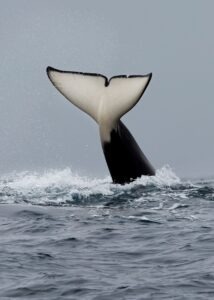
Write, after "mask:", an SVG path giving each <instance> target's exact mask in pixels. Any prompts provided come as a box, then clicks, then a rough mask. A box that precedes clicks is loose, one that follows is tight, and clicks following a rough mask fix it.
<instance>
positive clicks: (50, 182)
mask: <svg viewBox="0 0 214 300" xmlns="http://www.w3.org/2000/svg"><path fill="white" fill-rule="evenodd" d="M179 183H180V179H179V178H178V177H177V175H176V174H175V173H174V172H173V171H172V170H171V168H170V167H169V166H164V167H162V168H161V169H159V170H157V173H156V176H142V177H141V178H138V179H137V180H135V181H134V182H132V183H130V184H126V185H113V184H112V183H111V178H110V177H109V176H108V177H106V178H103V179H97V178H89V177H86V176H80V175H78V174H77V173H74V172H73V171H72V170H71V169H70V168H66V169H62V170H47V171H45V172H42V173H38V172H20V173H12V174H9V175H7V176H3V177H1V178H0V188H1V189H2V188H4V187H5V186H7V187H8V188H11V189H13V190H16V191H22V192H27V191H30V190H44V189H48V188H60V189H64V188H69V189H70V190H72V191H73V192H76V193H78V192H84V193H85V195H86V194H88V195H90V194H100V193H101V194H104V195H111V194H112V193H113V191H114V190H115V189H121V190H124V189H130V188H132V187H134V186H137V185H143V186H146V185H155V186H160V187H161V186H171V185H176V184H179Z"/></svg>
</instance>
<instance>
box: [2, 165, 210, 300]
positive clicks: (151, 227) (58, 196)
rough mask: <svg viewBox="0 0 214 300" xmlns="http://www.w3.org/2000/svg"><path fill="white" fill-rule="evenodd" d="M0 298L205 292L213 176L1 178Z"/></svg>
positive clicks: (104, 298) (64, 173) (205, 295)
mask: <svg viewBox="0 0 214 300" xmlns="http://www.w3.org/2000/svg"><path fill="white" fill-rule="evenodd" d="M0 299H1V300H4V299H5V300H6V299H38V300H43V299H48V300H55V299H56V300H60V299H69V300H74V299H84V300H88V299H93V300H110V299H111V300H114V299H118V300H120V299H121V300H122V299H127V300H132V299H133V300H138V299H139V300H140V299H158V300H160V299H164V300H167V299H170V300H171V299H177V300H184V299H188V300H191V299H194V300H197V299H198V300H199V299H206V300H207V299H214V179H200V180H199V179H198V180H191V179H188V180H187V179H186V180H183V179H180V178H178V177H177V176H176V174H174V173H173V171H172V170H171V169H170V168H169V167H163V168H161V169H160V170H158V171H157V175H156V176H155V177H146V176H143V177H142V178H140V179H138V180H137V181H135V182H132V183H131V184H127V185H124V186H120V185H113V184H111V180H110V178H109V177H108V178H104V179H92V178H87V177H82V176H78V175H77V174H75V173H74V172H72V170H71V169H69V168H67V169H64V170H49V171H46V172H43V173H36V172H35V173H33V172H22V173H12V174H9V175H5V176H1V177H0Z"/></svg>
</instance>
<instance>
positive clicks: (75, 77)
mask: <svg viewBox="0 0 214 300" xmlns="http://www.w3.org/2000/svg"><path fill="white" fill-rule="evenodd" d="M47 74H48V77H49V79H50V80H51V82H52V83H53V85H54V86H55V87H56V88H57V89H58V90H59V91H60V93H61V94H63V95H64V96H65V97H66V98H67V99H68V100H69V101H70V102H71V103H73V104H74V105H75V106H77V107H78V108H80V109H81V110H83V111H84V112H85V113H87V114H88V115H90V116H91V117H92V118H93V119H94V120H95V121H96V122H97V123H98V125H99V130H100V138H101V143H102V147H103V151H104V154H105V158H106V162H107V165H108V168H109V171H110V174H111V176H112V179H113V182H114V183H121V184H124V183H127V182H130V181H132V180H134V179H136V178H137V177H140V176H141V175H155V171H154V168H153V167H152V166H151V164H150V163H149V161H148V160H147V158H146V157H145V155H144V154H143V152H142V151H141V149H140V148H139V146H138V145H137V143H136V141H135V140H134V138H133V136H132V135H131V133H130V132H129V131H128V129H127V128H126V127H125V125H124V124H123V123H122V122H121V121H120V118H121V117H122V116H123V115H124V114H125V113H127V112H128V111H129V110H130V109H132V107H133V106H135V104H136V103H137V102H138V101H139V99H140V98H141V96H142V95H143V93H144V91H145V89H146V87H147V86H148V84H149V82H150V80H151V77H152V74H147V75H136V76H125V75H120V76H114V77H112V78H110V79H109V80H108V78H107V77H105V76H104V75H101V74H95V73H81V72H69V71H61V70H57V69H54V68H52V67H47Z"/></svg>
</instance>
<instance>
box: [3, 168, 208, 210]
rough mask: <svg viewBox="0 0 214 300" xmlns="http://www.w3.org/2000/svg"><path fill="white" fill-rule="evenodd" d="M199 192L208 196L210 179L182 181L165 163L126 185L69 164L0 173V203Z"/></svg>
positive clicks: (66, 202) (84, 201)
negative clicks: (80, 171) (153, 173)
mask: <svg viewBox="0 0 214 300" xmlns="http://www.w3.org/2000/svg"><path fill="white" fill-rule="evenodd" d="M199 194H200V196H204V197H207V198H208V200H210V199H211V200H212V199H213V196H214V188H213V181H212V180H210V181H206V182H205V181H204V182H203V181H200V182H195V183H191V182H190V181H182V180H181V179H180V178H179V177H178V176H177V175H176V174H175V173H174V172H173V171H172V169H171V168H170V167H169V166H164V167H162V168H161V169H159V170H157V173H156V176H151V177H149V176H142V177H141V178H138V179H137V180H135V181H134V182H131V183H129V184H126V185H115V184H112V183H111V178H110V177H106V178H103V179H97V178H89V177H86V176H80V175H78V174H77V173H75V172H73V171H72V170H71V169H70V168H66V169H63V170H48V171H45V172H42V173H39V172H19V173H16V172H14V173H12V174H9V175H5V176H2V177H0V203H4V204H6V203H7V204H8V203H29V204H33V205H52V206H70V205H94V204H100V205H107V204H108V205H110V204H112V203H114V204H121V203H127V202H129V201H135V203H139V202H141V201H151V200H152V199H153V200H154V199H157V198H158V199H159V200H160V199H162V200H163V199H164V198H165V199H166V198H167V199H170V198H173V199H186V198H188V197H197V196H198V195H199Z"/></svg>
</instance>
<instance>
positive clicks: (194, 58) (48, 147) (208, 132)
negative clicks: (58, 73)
mask: <svg viewBox="0 0 214 300" xmlns="http://www.w3.org/2000/svg"><path fill="white" fill-rule="evenodd" d="M0 4H1V9H0V43H1V44H0V62H1V63H0V143H1V144H0V146H1V147H0V173H1V174H3V173H6V172H10V171H13V170H18V171H20V170H44V169H47V168H48V169H49V168H64V167H71V168H72V169H73V170H75V171H78V172H83V173H85V174H89V175H91V176H96V177H98V176H105V175H107V174H108V170H107V167H106V164H105V160H104V156H103V153H102V149H101V145H100V140H99V132H98V127H97V125H96V123H95V122H94V121H93V120H92V119H90V117H89V116H87V115H86V114H84V113H83V112H81V111H80V110H78V109H77V108H76V107H74V106H72V104H70V103H69V102H68V101H67V100H66V99H65V98H63V96H62V95H60V94H59V92H58V91H57V90H56V89H54V87H53V86H52V85H51V83H50V82H49V80H48V78H47V75H46V71H45V70H46V67H47V66H48V65H50V66H52V67H55V68H59V69H64V70H73V71H82V72H96V73H102V74H104V75H106V76H109V77H111V76H114V75H118V74H146V73H149V72H152V73H153V78H152V80H151V82H150V84H149V86H148V88H147V90H146V92H145V94H144V96H143V98H142V99H141V100H140V102H139V103H138V104H137V106H136V107H135V108H134V109H133V110H132V111H131V112H129V113H128V114H127V115H126V116H125V117H124V118H123V120H124V123H125V124H126V125H127V127H128V128H129V129H130V131H131V132H132V134H133V135H134V136H135V138H136V140H137V142H138V143H139V145H140V146H141V148H142V150H143V151H144V153H145V154H146V155H147V156H148V158H149V159H150V161H151V162H152V164H153V165H154V166H155V167H156V168H160V167H162V166H163V165H165V164H169V165H170V166H171V167H172V169H173V170H174V171H175V173H176V174H178V175H179V176H181V177H190V176H194V177H202V176H210V175H214V158H213V155H214V117H213V115H214V34H213V29H214V18H213V12H214V1H212V0H210V1H209V0H206V1H202V0H200V1H197V0H192V1H191V0H189V1H186V0H183V1H172V0H162V1H156V0H153V1H152V0H149V1H143V0H139V1H138V0H132V1H124V0H117V1H115V0H114V1H113V0H108V1H104V0H92V1H86V0H85V1H83V0H76V1H72V0H62V1H55V0H46V1H45V0H37V1H29V0H19V1H14V0H7V1H5V0H0Z"/></svg>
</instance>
